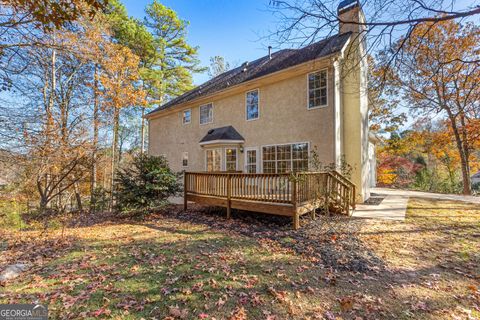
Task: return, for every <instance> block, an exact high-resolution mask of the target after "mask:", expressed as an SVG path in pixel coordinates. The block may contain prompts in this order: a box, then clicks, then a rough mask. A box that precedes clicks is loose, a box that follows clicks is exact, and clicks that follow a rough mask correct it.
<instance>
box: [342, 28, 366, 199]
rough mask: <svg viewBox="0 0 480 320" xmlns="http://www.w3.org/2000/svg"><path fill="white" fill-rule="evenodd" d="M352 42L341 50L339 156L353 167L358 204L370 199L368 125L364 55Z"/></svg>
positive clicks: (355, 40)
mask: <svg viewBox="0 0 480 320" xmlns="http://www.w3.org/2000/svg"><path fill="white" fill-rule="evenodd" d="M352 39H353V41H352V42H351V43H350V46H349V47H348V48H347V49H346V50H345V55H344V59H343V62H342V66H341V68H342V70H341V74H342V76H341V86H340V88H339V90H340V95H341V100H342V103H341V105H342V112H341V113H342V119H343V120H342V127H343V130H342V136H343V142H342V154H344V155H345V160H346V162H347V163H348V164H350V165H351V166H352V167H353V173H352V181H353V183H355V185H356V186H357V188H358V190H359V192H358V201H359V202H362V201H364V200H366V199H368V198H369V197H370V175H371V168H370V161H369V156H368V151H369V150H368V149H369V124H368V82H367V70H368V65H367V54H366V52H365V50H364V48H363V43H362V42H361V38H360V37H357V36H353V37H352Z"/></svg>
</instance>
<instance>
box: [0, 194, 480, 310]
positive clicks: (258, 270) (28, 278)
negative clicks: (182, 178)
mask: <svg viewBox="0 0 480 320" xmlns="http://www.w3.org/2000/svg"><path fill="white" fill-rule="evenodd" d="M174 210H178V208H171V211H172V212H173V211H174ZM479 223H480V208H477V207H475V206H474V205H468V204H462V203H454V202H439V201H427V200H420V199H414V200H411V201H410V204H409V211H408V216H407V221H406V222H405V223H395V222H372V221H370V222H366V221H351V222H350V224H351V225H352V226H355V228H352V229H353V230H355V231H354V233H353V234H350V233H349V234H345V233H344V230H345V229H344V228H334V230H337V233H336V234H329V235H328V236H325V235H320V234H321V233H322V234H323V232H318V230H316V229H315V228H317V225H318V222H317V223H310V224H309V225H308V226H307V227H305V228H303V229H302V230H303V231H300V232H297V233H295V232H294V231H290V230H289V229H288V225H287V226H282V225H281V224H277V223H271V224H269V223H268V219H263V220H262V219H260V220H254V219H247V220H245V219H240V218H239V217H238V216H237V217H236V218H234V219H233V220H232V221H226V220H225V219H224V218H223V217H221V216H217V215H215V214H205V213H203V212H201V213H194V212H190V213H189V214H187V215H182V216H179V217H176V216H175V214H173V213H171V212H168V213H166V214H158V215H156V216H155V217H154V218H152V219H149V220H148V221H142V222H124V223H119V224H113V223H103V224H100V225H94V226H91V227H84V228H70V229H68V230H67V232H66V237H64V238H61V237H60V231H58V232H57V231H52V232H50V233H49V234H48V235H41V234H40V233H39V232H37V231H23V232H19V231H11V230H10V231H8V230H6V229H4V230H3V231H2V232H3V235H2V237H1V241H2V243H1V244H0V250H3V252H2V255H1V258H0V267H3V266H5V265H8V264H10V263H13V262H16V261H17V262H18V261H28V262H30V263H33V265H34V267H33V268H31V269H30V270H29V271H28V272H26V273H25V274H24V275H23V276H22V277H21V278H19V279H17V280H14V281H11V282H8V283H6V284H4V287H0V303H13V302H33V301H37V300H38V301H40V302H43V303H46V304H48V305H49V311H50V314H51V316H52V319H56V318H58V319H67V318H92V319H93V318H99V317H104V318H114V319H120V318H121V319H140V318H144V319H335V317H337V318H340V319H372V318H384V319H391V318H398V319H411V318H417V319H451V318H453V317H455V316H456V317H458V318H459V319H468V316H470V317H472V318H473V319H475V318H478V317H480V312H479V307H480V292H479V281H480V279H479V275H480V270H479V265H480V257H479V250H478V248H480V224H479ZM249 224H250V225H249ZM353 244H355V246H353ZM352 251H355V252H352ZM359 251H363V252H359ZM337 253H338V254H337ZM364 257H369V258H368V259H367V258H365V259H364ZM362 259H363V260H362ZM360 264H361V265H362V266H363V265H367V267H368V268H357V265H360Z"/></svg>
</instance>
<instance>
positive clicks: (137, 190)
mask: <svg viewBox="0 0 480 320" xmlns="http://www.w3.org/2000/svg"><path fill="white" fill-rule="evenodd" d="M115 182H116V187H115V192H114V195H115V199H116V206H117V208H118V209H119V210H121V211H127V210H136V209H148V208H155V207H158V206H161V205H163V204H165V203H166V201H167V199H168V197H170V196H174V195H176V194H177V193H178V192H179V191H180V185H179V183H178V174H175V173H174V172H173V171H172V170H171V169H170V168H169V167H168V163H167V160H166V159H165V158H164V157H155V156H149V155H137V156H134V157H133V160H132V162H131V163H130V164H129V166H128V167H126V168H123V169H120V170H119V172H118V173H117V177H116V179H115Z"/></svg>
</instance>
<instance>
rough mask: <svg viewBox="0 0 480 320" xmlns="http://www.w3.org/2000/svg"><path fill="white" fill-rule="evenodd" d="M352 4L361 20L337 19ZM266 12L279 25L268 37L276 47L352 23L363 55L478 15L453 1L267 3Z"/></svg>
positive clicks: (474, 6) (478, 9)
mask: <svg viewBox="0 0 480 320" xmlns="http://www.w3.org/2000/svg"><path fill="white" fill-rule="evenodd" d="M352 5H359V6H360V7H362V9H363V12H364V13H365V19H363V20H360V21H352V20H349V19H342V18H341V16H340V15H339V14H338V9H339V8H341V7H348V6H352ZM270 9H271V10H272V11H273V13H274V14H275V15H276V17H277V18H278V20H279V21H278V22H279V24H278V28H277V29H276V30H274V31H272V32H271V33H270V34H269V36H268V37H269V38H270V39H272V40H274V41H276V43H277V44H278V45H279V46H280V45H285V43H288V44H291V45H294V46H299V45H306V44H309V43H312V42H315V41H318V40H319V39H321V38H324V37H328V36H330V35H333V34H335V33H337V30H338V28H339V25H340V24H356V25H359V26H362V27H363V28H362V30H363V33H364V34H365V36H366V37H367V41H368V43H369V45H368V51H367V52H366V53H367V54H372V53H375V52H377V51H378V50H380V49H383V48H389V47H391V46H392V44H393V43H395V42H396V41H397V40H398V39H399V38H402V39H404V41H406V40H407V39H408V38H409V37H410V35H411V33H412V32H413V30H415V28H416V27H417V26H418V25H420V24H422V23H425V22H433V23H436V22H440V21H447V20H457V21H461V20H464V19H468V18H471V17H473V16H476V15H479V14H480V5H479V4H478V3H476V2H472V3H467V2H461V3H460V2H458V1H455V0H387V1H384V0H372V1H367V0H363V1H358V0H344V1H338V0H271V1H270ZM397 49H398V50H397V51H396V52H391V56H392V57H391V59H393V57H394V56H397V55H399V54H400V53H401V51H402V49H403V46H402V45H400V46H398V47H397ZM468 62H478V61H476V60H472V61H468Z"/></svg>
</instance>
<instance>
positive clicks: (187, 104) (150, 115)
mask: <svg viewBox="0 0 480 320" xmlns="http://www.w3.org/2000/svg"><path fill="white" fill-rule="evenodd" d="M351 37H352V36H350V37H349V38H348V40H347V41H346V42H345V44H344V46H343V48H342V49H341V50H340V51H337V52H335V53H331V54H329V55H326V56H324V57H321V58H318V59H315V60H310V61H307V62H304V63H301V64H298V65H295V66H291V67H289V68H286V69H282V70H279V71H276V72H273V73H270V74H267V75H264V76H261V77H258V78H255V79H252V80H249V81H246V82H242V83H239V84H236V85H234V86H231V87H229V88H225V89H222V90H219V91H216V92H214V93H211V94H209V95H206V96H201V97H198V98H195V99H193V100H190V101H187V102H183V103H179V104H177V105H174V106H172V107H170V108H167V109H164V110H158V111H155V112H152V113H148V114H146V115H144V116H143V117H144V118H145V119H148V120H150V119H152V118H158V117H161V116H163V115H168V114H170V113H172V112H173V111H176V110H178V109H182V107H190V105H191V104H195V102H197V101H199V100H202V99H207V98H210V97H214V96H216V95H218V94H220V93H225V92H228V91H230V90H234V89H237V88H239V87H241V86H245V85H248V84H251V83H253V82H255V81H259V80H262V79H266V78H268V77H272V76H274V75H277V74H281V73H283V72H287V71H290V70H292V69H295V68H298V67H300V66H304V65H306V64H308V63H311V62H315V61H323V60H328V59H331V58H333V57H337V56H341V57H343V55H344V53H345V48H346V47H347V46H348V44H349V43H350V39H351Z"/></svg>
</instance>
